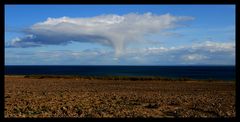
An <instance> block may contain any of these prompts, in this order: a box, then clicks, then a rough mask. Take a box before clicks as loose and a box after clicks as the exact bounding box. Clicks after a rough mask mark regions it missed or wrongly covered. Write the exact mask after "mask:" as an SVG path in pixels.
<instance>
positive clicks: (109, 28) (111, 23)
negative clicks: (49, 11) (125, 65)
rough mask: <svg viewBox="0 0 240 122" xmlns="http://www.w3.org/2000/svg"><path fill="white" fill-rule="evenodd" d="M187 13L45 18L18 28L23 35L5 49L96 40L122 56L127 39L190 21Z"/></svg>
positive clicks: (130, 39) (129, 40) (135, 38)
mask: <svg viewBox="0 0 240 122" xmlns="http://www.w3.org/2000/svg"><path fill="white" fill-rule="evenodd" d="M192 19H193V17H190V16H173V15H171V14H168V13H167V14H163V15H156V14H152V13H150V12H148V13H144V14H138V13H129V14H125V15H116V14H107V15H99V16H94V17H79V18H70V17H65V16H64V17H60V18H47V20H46V21H43V22H39V23H36V24H34V25H32V26H31V27H29V28H27V29H25V30H22V32H23V33H24V34H25V36H24V37H16V38H14V39H12V40H11V41H10V42H8V43H7V44H6V47H8V48H27V47H39V46H43V45H67V44H69V43H72V42H87V43H97V44H100V45H103V46H108V47H111V48H113V49H114V50H115V57H116V59H117V57H119V56H121V55H122V52H123V51H124V50H125V48H126V47H127V45H128V44H129V42H135V41H137V40H140V39H142V38H143V37H144V36H146V35H147V34H157V33H161V32H163V31H164V30H167V29H171V28H176V27H178V26H179V25H180V23H179V22H182V21H188V20H192Z"/></svg>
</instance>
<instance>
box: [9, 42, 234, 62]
mask: <svg viewBox="0 0 240 122" xmlns="http://www.w3.org/2000/svg"><path fill="white" fill-rule="evenodd" d="M12 53H13V52H11V53H9V54H8V55H6V56H7V57H6V58H5V59H7V60H11V61H12V60H16V59H17V57H14V56H16V55H17V56H19V57H18V60H19V58H21V57H22V58H21V59H22V62H24V61H25V62H26V63H27V62H28V61H27V60H30V59H31V58H35V59H36V60H37V59H38V60H37V61H38V64H39V63H44V62H46V61H45V60H46V59H47V60H48V61H47V62H48V63H49V62H54V63H57V64H61V63H63V62H64V63H66V62H68V63H69V64H81V65H84V64H88V65H91V64H95V65H96V64H97V65H99V64H102V65H104V64H131V65H141V64H144V65H149V64H151V65H162V64H227V65H229V64H230V65H233V64H235V43H233V42H217V41H203V42H201V43H195V44H190V45H185V46H176V47H164V46H160V47H148V48H128V49H126V50H125V53H124V54H123V55H122V56H121V57H119V58H116V57H115V55H114V52H113V51H106V50H104V49H87V50H82V51H72V50H55V51H54V50H53V51H36V52H14V54H12ZM11 54H12V55H13V56H12V55H11ZM62 57H64V58H62ZM22 62H21V63H22ZM47 62H46V63H47Z"/></svg>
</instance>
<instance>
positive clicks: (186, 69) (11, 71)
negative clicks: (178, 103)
mask: <svg viewBox="0 0 240 122" xmlns="http://www.w3.org/2000/svg"><path fill="white" fill-rule="evenodd" d="M5 74H6V75H29V74H47V75H80V76H160V77H170V78H181V77H185V78H192V79H216V80H235V79H236V73H235V66H5Z"/></svg>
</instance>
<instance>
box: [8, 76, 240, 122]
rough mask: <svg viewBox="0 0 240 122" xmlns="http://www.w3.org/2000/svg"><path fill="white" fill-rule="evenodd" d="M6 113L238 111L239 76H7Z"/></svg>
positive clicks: (198, 113) (217, 114) (227, 113)
mask: <svg viewBox="0 0 240 122" xmlns="http://www.w3.org/2000/svg"><path fill="white" fill-rule="evenodd" d="M4 83H5V93H4V96H5V102H4V104H5V110H4V116H5V117H6V118H8V117H11V118H12V117H14V118H15V117H38V118H42V117H71V118H72V117H74V118H75V117H80V118H85V117H94V118H103V117H113V118H125V117H134V118H135V117H157V118H158V117H160V118H162V117H170V118H171V117H173V118H174V117H235V116H236V115H235V114H236V110H235V82H218V81H212V82H203V81H130V80H115V81H114V80H96V79H95V80H88V79H80V78H72V79H64V78H43V79H36V78H24V77H20V76H15V77H11V76H5V82H4Z"/></svg>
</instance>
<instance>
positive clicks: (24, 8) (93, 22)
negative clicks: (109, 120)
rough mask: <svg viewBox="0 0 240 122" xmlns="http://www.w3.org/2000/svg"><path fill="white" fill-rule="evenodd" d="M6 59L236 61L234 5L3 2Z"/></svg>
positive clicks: (108, 62)
mask: <svg viewBox="0 0 240 122" xmlns="http://www.w3.org/2000/svg"><path fill="white" fill-rule="evenodd" d="M5 65H235V5H5Z"/></svg>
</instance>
